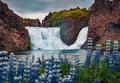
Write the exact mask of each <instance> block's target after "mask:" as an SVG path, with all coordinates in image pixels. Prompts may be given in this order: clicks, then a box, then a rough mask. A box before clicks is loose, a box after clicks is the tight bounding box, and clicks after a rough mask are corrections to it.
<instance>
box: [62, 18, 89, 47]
mask: <svg viewBox="0 0 120 83" xmlns="http://www.w3.org/2000/svg"><path fill="white" fill-rule="evenodd" d="M87 25H88V21H87V20H86V18H85V17H82V18H81V19H79V20H75V19H73V18H72V17H63V18H62V27H61V28H60V36H61V40H62V41H63V42H64V43H65V44H67V45H71V44H73V43H74V42H75V41H76V39H77V36H78V34H79V32H80V30H81V29H82V28H83V27H86V26H87Z"/></svg>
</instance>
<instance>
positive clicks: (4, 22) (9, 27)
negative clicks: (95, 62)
mask: <svg viewBox="0 0 120 83" xmlns="http://www.w3.org/2000/svg"><path fill="white" fill-rule="evenodd" d="M29 49H30V39H29V34H28V31H27V29H26V28H25V26H24V24H23V22H22V19H21V17H19V16H18V15H16V14H14V12H13V11H12V10H10V9H9V8H8V6H7V5H6V4H4V3H2V2H1V1H0V50H7V51H21V50H29Z"/></svg>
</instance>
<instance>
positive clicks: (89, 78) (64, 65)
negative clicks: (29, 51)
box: [0, 38, 120, 83]
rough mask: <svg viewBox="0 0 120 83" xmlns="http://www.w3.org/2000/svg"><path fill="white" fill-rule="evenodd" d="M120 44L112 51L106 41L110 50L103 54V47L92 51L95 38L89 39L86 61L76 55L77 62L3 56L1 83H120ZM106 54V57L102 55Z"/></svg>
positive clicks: (107, 49) (0, 58)
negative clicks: (119, 48)
mask: <svg viewBox="0 0 120 83" xmlns="http://www.w3.org/2000/svg"><path fill="white" fill-rule="evenodd" d="M118 46H119V42H118V41H114V45H113V50H112V51H111V41H110V40H108V41H107V42H106V50H105V51H104V52H103V51H101V45H100V44H97V45H96V50H94V51H93V50H92V38H88V43H87V47H88V48H87V55H86V60H85V62H84V63H83V62H81V60H80V59H79V56H80V55H81V54H77V55H74V59H75V61H74V63H71V62H70V61H69V60H68V59H67V57H66V56H67V55H64V58H63V57H62V56H61V54H59V57H58V58H57V59H56V58H54V56H51V57H50V58H49V59H45V58H44V55H42V59H40V58H38V60H37V61H35V56H33V55H32V58H31V59H29V57H28V56H26V57H25V58H24V59H22V58H19V59H17V57H16V56H15V55H14V54H13V53H11V54H8V53H7V52H1V53H0V83H120V79H119V78H120V55H119V51H118ZM102 55H104V56H102Z"/></svg>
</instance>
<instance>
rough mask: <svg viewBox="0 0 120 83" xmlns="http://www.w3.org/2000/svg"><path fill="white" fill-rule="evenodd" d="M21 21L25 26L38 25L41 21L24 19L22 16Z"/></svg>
mask: <svg viewBox="0 0 120 83" xmlns="http://www.w3.org/2000/svg"><path fill="white" fill-rule="evenodd" d="M23 23H24V25H25V26H34V27H40V26H41V23H40V20H39V19H29V18H28V19H26V18H23Z"/></svg>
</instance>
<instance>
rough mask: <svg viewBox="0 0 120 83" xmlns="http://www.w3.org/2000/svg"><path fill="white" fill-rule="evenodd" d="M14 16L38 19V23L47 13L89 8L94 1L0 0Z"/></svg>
mask: <svg viewBox="0 0 120 83" xmlns="http://www.w3.org/2000/svg"><path fill="white" fill-rule="evenodd" d="M2 1H3V2H4V3H6V4H7V5H8V7H9V8H10V9H12V10H13V11H14V12H15V13H16V14H18V15H20V16H21V17H25V18H33V19H35V18H39V19H40V21H42V20H43V18H44V17H45V16H46V15H48V13H49V12H54V11H59V10H64V9H70V8H76V7H80V8H84V7H85V8H89V7H90V6H91V5H92V4H93V2H94V0H2Z"/></svg>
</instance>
